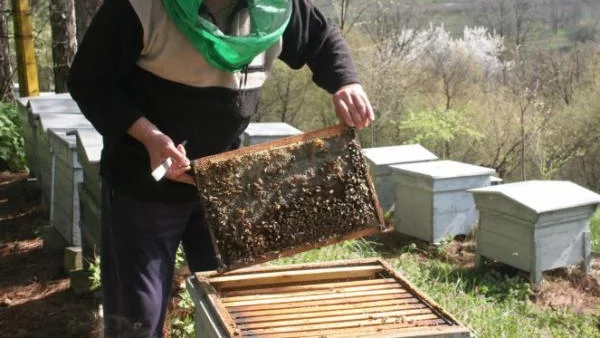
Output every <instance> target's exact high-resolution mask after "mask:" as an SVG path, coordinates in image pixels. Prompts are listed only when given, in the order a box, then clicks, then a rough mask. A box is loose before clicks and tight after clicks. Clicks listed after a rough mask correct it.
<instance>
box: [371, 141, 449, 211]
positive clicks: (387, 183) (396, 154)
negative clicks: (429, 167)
mask: <svg viewBox="0 0 600 338" xmlns="http://www.w3.org/2000/svg"><path fill="white" fill-rule="evenodd" d="M363 154H364V156H365V159H366V160H367V163H368V164H369V169H370V172H371V177H372V178H373V182H374V184H375V190H376V191H377V196H378V197H379V204H380V205H381V208H382V209H383V211H387V210H389V209H390V208H391V207H392V206H393V205H394V196H395V190H394V180H393V179H392V169H391V168H390V165H393V164H408V163H417V162H427V161H434V160H437V159H438V157H437V156H436V155H435V154H433V153H432V152H430V151H429V150H427V149H425V148H424V147H423V146H421V145H420V144H407V145H399V146H391V147H377V148H366V149H363Z"/></svg>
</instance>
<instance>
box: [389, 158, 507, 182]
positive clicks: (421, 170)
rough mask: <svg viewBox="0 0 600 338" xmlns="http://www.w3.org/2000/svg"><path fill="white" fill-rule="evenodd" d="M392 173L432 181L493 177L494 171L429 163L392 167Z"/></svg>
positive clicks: (484, 168) (451, 162) (456, 164)
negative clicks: (421, 177) (423, 177)
mask: <svg viewBox="0 0 600 338" xmlns="http://www.w3.org/2000/svg"><path fill="white" fill-rule="evenodd" d="M391 168H392V172H397V173H400V174H408V175H414V176H425V177H429V178H431V179H434V180H439V179H447V178H456V177H465V176H483V175H493V174H495V172H496V171H495V170H494V169H491V168H486V167H481V166H477V165H473V164H468V163H462V162H457V161H450V160H445V161H431V162H422V163H411V164H398V165H392V166H391Z"/></svg>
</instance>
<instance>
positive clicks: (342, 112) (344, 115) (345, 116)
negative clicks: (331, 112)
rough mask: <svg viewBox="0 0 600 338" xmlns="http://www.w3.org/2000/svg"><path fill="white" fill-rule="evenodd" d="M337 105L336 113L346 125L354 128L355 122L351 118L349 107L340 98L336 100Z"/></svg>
mask: <svg viewBox="0 0 600 338" xmlns="http://www.w3.org/2000/svg"><path fill="white" fill-rule="evenodd" d="M334 103H335V111H336V113H337V115H338V118H339V119H340V120H342V121H343V122H344V123H345V124H346V125H348V126H350V127H354V121H353V119H352V117H351V116H350V112H349V111H348V106H347V105H346V103H345V102H344V101H343V100H342V99H341V98H340V97H338V96H336V97H335V98H334Z"/></svg>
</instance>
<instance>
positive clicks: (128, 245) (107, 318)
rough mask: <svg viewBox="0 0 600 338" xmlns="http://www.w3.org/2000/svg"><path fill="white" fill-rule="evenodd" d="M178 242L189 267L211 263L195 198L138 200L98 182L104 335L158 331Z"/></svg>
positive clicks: (213, 262) (202, 267) (210, 265)
mask: <svg viewBox="0 0 600 338" xmlns="http://www.w3.org/2000/svg"><path fill="white" fill-rule="evenodd" d="M180 242H181V243H183V248H184V252H185V255H186V259H187V262H188V265H189V267H190V270H191V271H206V270H214V269H215V268H216V266H217V265H216V260H215V257H214V256H215V255H214V251H213V247H212V242H211V240H210V236H209V233H208V229H207V228H206V227H205V226H204V223H203V215H202V209H201V208H200V206H199V204H197V203H188V204H177V205H173V204H164V203H159V202H146V201H139V200H135V199H132V198H130V197H127V196H123V195H122V194H118V193H116V192H115V191H113V190H112V189H111V187H110V186H109V184H108V183H107V182H103V186H102V243H101V249H102V250H101V278H102V301H103V311H104V334H105V337H107V338H109V337H110V338H112V337H162V329H163V321H164V319H165V312H166V308H167V304H168V301H169V298H170V292H171V282H172V279H173V270H174V264H175V254H176V251H177V248H178V246H179V243H180Z"/></svg>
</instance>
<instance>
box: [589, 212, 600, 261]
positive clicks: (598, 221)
mask: <svg viewBox="0 0 600 338" xmlns="http://www.w3.org/2000/svg"><path fill="white" fill-rule="evenodd" d="M590 231H591V233H592V250H594V251H600V208H598V210H597V211H596V213H595V214H594V216H593V217H592V219H591V220H590Z"/></svg>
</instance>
